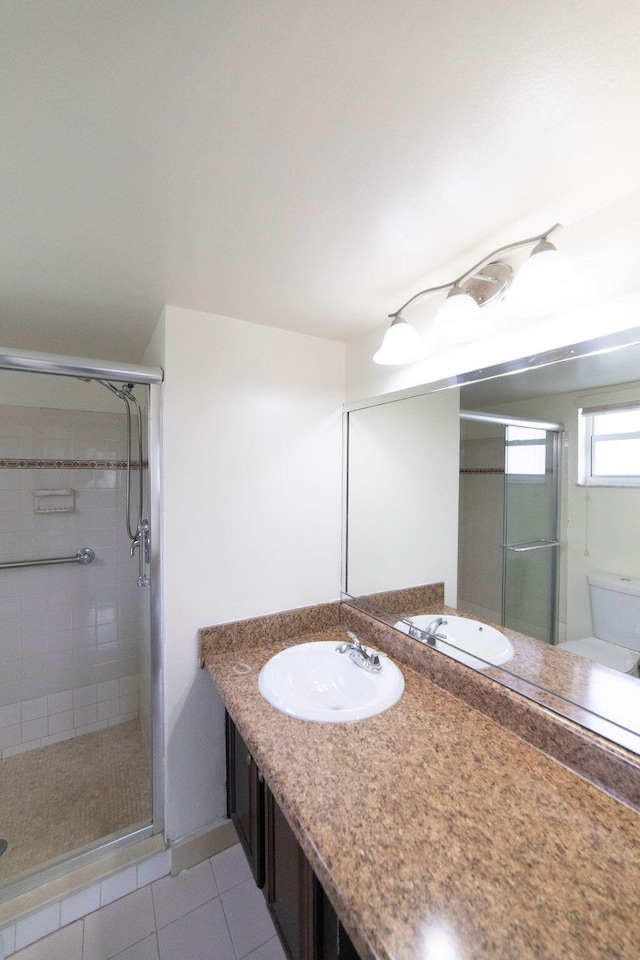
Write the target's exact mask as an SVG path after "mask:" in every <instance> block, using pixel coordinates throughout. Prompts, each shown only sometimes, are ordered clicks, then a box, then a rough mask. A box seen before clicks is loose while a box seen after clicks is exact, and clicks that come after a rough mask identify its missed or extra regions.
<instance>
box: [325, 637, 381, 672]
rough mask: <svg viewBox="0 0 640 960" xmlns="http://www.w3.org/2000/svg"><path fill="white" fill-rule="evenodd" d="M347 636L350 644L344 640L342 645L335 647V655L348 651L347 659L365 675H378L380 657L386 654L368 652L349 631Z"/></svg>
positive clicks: (373, 651)
mask: <svg viewBox="0 0 640 960" xmlns="http://www.w3.org/2000/svg"><path fill="white" fill-rule="evenodd" d="M347 636H348V637H349V640H350V642H349V641H347V640H345V641H344V642H343V643H339V644H338V646H337V647H336V653H346V652H347V650H348V651H349V659H350V660H353V662H354V663H355V665H356V666H357V667H362V669H363V670H366V671H367V673H380V671H381V670H382V664H381V663H380V657H385V656H386V654H385V653H381V652H379V651H378V650H369V649H367V647H363V645H362V644H361V643H360V641H359V640H358V638H357V637H356V635H355V633H353V632H352V631H351V630H347Z"/></svg>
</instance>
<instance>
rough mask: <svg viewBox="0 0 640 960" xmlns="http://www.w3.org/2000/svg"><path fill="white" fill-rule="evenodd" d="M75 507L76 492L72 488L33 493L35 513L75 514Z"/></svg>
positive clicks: (35, 491)
mask: <svg viewBox="0 0 640 960" xmlns="http://www.w3.org/2000/svg"><path fill="white" fill-rule="evenodd" d="M75 506H76V497H75V490H73V489H72V488H71V487H62V488H61V489H58V490H34V491H33V511H34V513H73V511H74V510H75Z"/></svg>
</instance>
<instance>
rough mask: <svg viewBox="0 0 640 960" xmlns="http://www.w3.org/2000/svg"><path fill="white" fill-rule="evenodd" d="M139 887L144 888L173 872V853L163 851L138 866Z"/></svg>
mask: <svg viewBox="0 0 640 960" xmlns="http://www.w3.org/2000/svg"><path fill="white" fill-rule="evenodd" d="M137 870H138V886H139V887H144V886H146V885H147V884H148V883H153V882H154V880H160V878H161V877H166V876H167V874H168V873H170V872H171V851H170V850H163V851H162V852H161V853H156V854H154V856H153V857H149V859H148V860H144V861H143V862H142V863H139V864H138V867H137Z"/></svg>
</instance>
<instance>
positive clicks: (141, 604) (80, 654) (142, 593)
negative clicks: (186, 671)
mask: <svg viewBox="0 0 640 960" xmlns="http://www.w3.org/2000/svg"><path fill="white" fill-rule="evenodd" d="M125 460H126V417H125V414H124V413H121V414H117V413H98V412H92V411H73V410H48V409H41V408H34V407H20V406H10V405H0V562H5V561H16V560H30V559H40V558H45V557H61V556H73V555H74V554H75V553H76V552H77V551H78V550H80V549H81V548H83V547H90V548H91V549H92V550H94V551H95V554H96V559H95V560H94V561H93V563H91V564H90V565H87V566H83V565H80V564H61V565H55V566H40V567H28V568H22V569H14V570H1V569H0V751H1V755H2V757H7V756H11V755H13V754H15V753H18V752H21V751H23V750H28V749H33V748H35V747H39V746H45V745H47V744H49V743H53V742H56V741H59V740H64V739H68V738H70V737H73V736H77V735H78V734H82V733H89V732H92V731H94V730H98V729H101V728H102V727H105V726H109V725H112V724H114V723H121V722H123V721H125V720H129V719H134V718H137V717H138V715H139V708H140V691H139V673H140V664H141V663H144V662H145V659H148V653H147V652H146V647H147V646H148V640H146V639H145V638H146V637H147V633H146V632H145V626H146V625H148V614H147V613H146V610H147V609H148V604H149V601H148V591H147V590H146V589H141V588H139V587H138V586H137V583H136V580H137V575H138V560H137V557H136V558H135V559H131V558H130V556H129V540H128V537H127V534H126V532H125V526H124V517H125V484H126V471H125V470H124V469H122V461H125ZM34 461H35V463H34ZM49 461H52V462H49ZM137 481H138V471H137V470H133V471H132V495H133V503H134V504H137ZM66 487H70V488H72V489H73V490H74V500H75V506H74V510H73V512H71V513H43V514H40V513H36V512H35V511H34V496H33V491H34V490H43V489H47V490H51V489H60V488H66ZM142 699H143V701H144V703H143V705H142V710H141V711H140V712H141V713H142V714H143V715H144V716H145V718H148V709H147V700H148V692H147V691H146V690H145V691H143V694H142ZM147 740H148V741H149V740H150V737H149V735H148V731H147Z"/></svg>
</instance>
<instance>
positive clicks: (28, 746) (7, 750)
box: [2, 740, 40, 760]
mask: <svg viewBox="0 0 640 960" xmlns="http://www.w3.org/2000/svg"><path fill="white" fill-rule="evenodd" d="M39 746H40V741H39V740H30V741H29V743H18V744H16V746H15V747H3V748H2V759H3V760H6V759H7V757H16V756H17V755H18V754H19V753H26V752H27V750H35V749H36V747H39Z"/></svg>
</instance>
